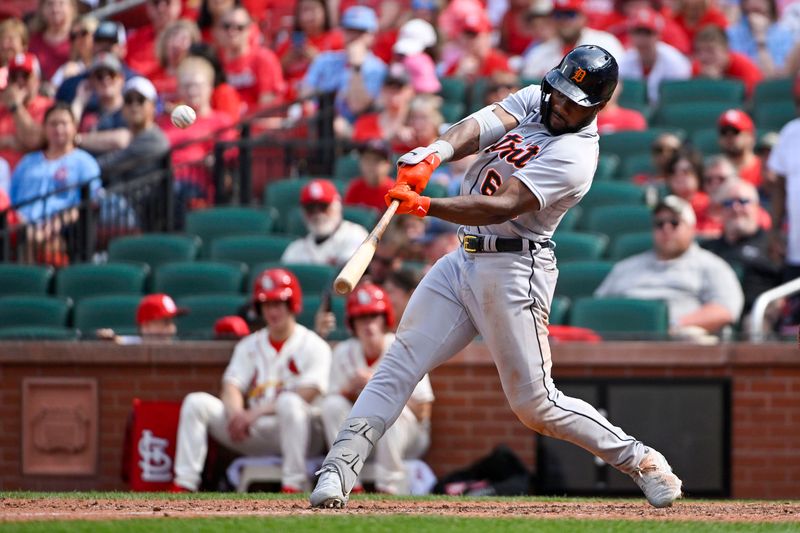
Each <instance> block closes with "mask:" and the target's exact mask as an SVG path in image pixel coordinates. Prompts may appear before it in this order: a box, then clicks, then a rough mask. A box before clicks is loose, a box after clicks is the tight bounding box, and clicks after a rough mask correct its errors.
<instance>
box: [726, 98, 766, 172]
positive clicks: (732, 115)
mask: <svg viewBox="0 0 800 533" xmlns="http://www.w3.org/2000/svg"><path fill="white" fill-rule="evenodd" d="M717 127H718V132H719V147H720V149H721V150H722V153H724V154H725V155H726V156H727V157H728V159H730V161H731V163H733V166H734V167H735V168H736V172H737V173H738V174H739V176H740V177H741V178H742V179H743V180H745V181H748V182H750V183H752V184H753V185H755V186H756V187H760V186H761V183H762V182H763V181H764V179H763V177H762V175H761V167H762V163H761V158H760V157H758V156H757V155H756V152H755V147H756V127H755V125H754V124H753V120H752V119H751V118H750V116H749V115H748V114H747V113H745V112H744V111H742V110H741V109H729V110H727V111H725V112H724V113H723V114H722V115H720V117H719V120H718V121H717Z"/></svg>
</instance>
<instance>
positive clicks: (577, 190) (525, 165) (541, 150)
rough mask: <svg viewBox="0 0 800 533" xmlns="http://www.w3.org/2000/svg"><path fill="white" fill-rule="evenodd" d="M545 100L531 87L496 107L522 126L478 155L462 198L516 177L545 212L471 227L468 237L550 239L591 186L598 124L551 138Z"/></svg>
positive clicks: (487, 191) (491, 189) (492, 189)
mask: <svg viewBox="0 0 800 533" xmlns="http://www.w3.org/2000/svg"><path fill="white" fill-rule="evenodd" d="M541 95H542V91H541V88H540V87H539V86H538V85H529V86H528V87H525V88H524V89H521V90H519V91H517V92H516V93H514V94H512V95H509V96H508V97H506V98H505V99H504V100H503V101H502V102H499V103H498V105H500V106H501V107H502V108H503V109H505V110H506V111H507V112H508V113H510V114H511V115H513V116H514V118H516V119H517V121H518V122H519V125H518V126H517V127H515V128H514V129H512V130H511V131H509V132H508V133H506V134H505V135H504V136H503V137H502V138H500V140H499V141H497V142H496V143H494V144H493V145H491V146H489V147H487V148H486V149H484V150H482V151H481V152H479V154H478V159H477V160H476V161H475V162H474V163H473V164H472V166H470V168H469V170H468V171H467V174H466V175H465V176H464V181H463V183H462V184H461V194H462V195H468V194H485V195H492V194H494V193H495V192H496V191H497V189H498V188H500V185H502V183H503V176H512V177H515V178H517V179H519V180H520V181H522V183H524V184H525V186H526V187H528V188H529V189H530V190H531V192H533V194H534V195H536V198H537V199H538V200H539V205H540V206H541V209H540V210H539V211H536V212H531V213H524V214H522V215H519V216H518V217H516V218H515V219H513V220H509V221H508V222H504V223H502V224H493V225H490V226H477V227H473V226H467V227H466V228H465V229H466V232H467V233H473V234H485V235H499V236H501V237H521V238H524V239H530V240H533V241H543V240H547V239H549V238H550V237H552V236H553V232H554V231H555V229H556V227H557V226H558V223H559V222H560V221H561V219H562V218H563V216H564V214H565V213H566V212H567V209H569V208H570V207H572V206H574V205H575V204H577V203H578V202H579V201H580V199H581V198H583V196H584V195H585V194H586V193H587V191H588V190H589V188H590V187H591V185H592V177H593V176H594V172H595V170H596V169H597V158H598V154H599V145H598V139H599V136H598V134H597V121H596V120H594V121H592V122H591V123H590V124H588V125H587V126H585V127H584V128H583V129H581V130H580V131H578V132H576V133H570V134H564V135H557V136H553V135H551V134H550V132H548V131H547V128H546V127H545V126H544V124H542V117H541V114H540V113H539V103H540V101H541ZM576 153H577V154H581V157H577V158H576V157H575V154H576Z"/></svg>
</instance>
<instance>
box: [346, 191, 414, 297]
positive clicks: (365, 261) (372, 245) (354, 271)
mask: <svg viewBox="0 0 800 533" xmlns="http://www.w3.org/2000/svg"><path fill="white" fill-rule="evenodd" d="M398 205H400V201H399V200H392V203H391V204H390V205H389V207H388V208H387V209H386V212H385V213H384V214H383V216H382V217H381V219H380V220H379V221H378V223H377V224H375V227H374V228H372V231H371V232H370V233H369V235H367V238H366V239H364V242H362V243H361V246H359V247H358V249H357V250H356V251H355V253H354V254H353V256H352V257H350V259H349V260H348V261H347V263H345V265H344V267H342V271H341V272H339V275H338V276H336V280H335V281H334V282H333V288H334V289H335V290H336V292H338V293H339V294H348V293H350V291H352V290H353V288H354V287H355V286H356V285H358V282H359V280H361V276H363V275H364V272H365V271H366V270H367V267H368V266H369V263H370V261H372V256H374V255H375V249H376V248H377V247H378V242H379V241H380V240H381V237H383V232H384V231H386V228H387V226H389V222H391V220H392V217H393V216H394V213H395V211H397V206H398Z"/></svg>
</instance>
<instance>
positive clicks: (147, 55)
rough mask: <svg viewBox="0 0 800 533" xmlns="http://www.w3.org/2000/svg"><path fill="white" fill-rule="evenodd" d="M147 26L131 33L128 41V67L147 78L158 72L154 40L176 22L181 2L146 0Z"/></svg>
mask: <svg viewBox="0 0 800 533" xmlns="http://www.w3.org/2000/svg"><path fill="white" fill-rule="evenodd" d="M145 8H146V11H147V18H148V20H149V24H145V25H144V26H142V27H141V28H139V29H137V30H136V31H134V32H132V33H131V36H130V38H129V39H128V55H126V56H125V61H126V62H127V64H128V66H129V67H130V68H131V69H133V70H135V71H136V72H138V73H139V74H141V75H142V76H144V77H146V78H149V77H150V76H152V75H153V74H154V73H155V72H156V71H157V70H158V56H157V55H156V40H157V39H158V36H159V35H160V34H161V32H162V31H164V28H166V27H167V26H169V25H170V24H171V23H173V22H175V21H176V20H178V18H179V17H180V15H181V0H147V1H146V2H145Z"/></svg>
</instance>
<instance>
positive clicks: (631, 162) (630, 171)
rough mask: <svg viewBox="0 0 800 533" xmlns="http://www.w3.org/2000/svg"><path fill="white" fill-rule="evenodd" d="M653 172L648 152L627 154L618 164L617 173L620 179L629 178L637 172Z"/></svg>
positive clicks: (653, 168) (651, 159)
mask: <svg viewBox="0 0 800 533" xmlns="http://www.w3.org/2000/svg"><path fill="white" fill-rule="evenodd" d="M653 172H655V167H654V166H653V157H652V156H651V155H650V152H649V151H648V152H647V153H641V154H634V155H629V156H628V157H626V158H625V160H624V161H623V162H622V164H621V165H620V166H619V170H618V172H617V175H618V177H619V178H621V179H622V180H630V179H632V178H634V177H635V176H637V175H639V174H652V173H653Z"/></svg>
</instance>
